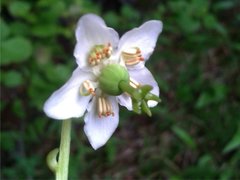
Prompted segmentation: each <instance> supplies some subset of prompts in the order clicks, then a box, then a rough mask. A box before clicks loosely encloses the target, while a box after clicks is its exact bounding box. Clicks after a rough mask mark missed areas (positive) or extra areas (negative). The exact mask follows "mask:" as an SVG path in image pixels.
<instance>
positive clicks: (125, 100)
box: [117, 93, 132, 111]
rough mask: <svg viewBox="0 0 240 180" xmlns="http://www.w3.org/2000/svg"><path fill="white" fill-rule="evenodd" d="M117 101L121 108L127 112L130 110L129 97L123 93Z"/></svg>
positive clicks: (130, 101) (130, 102)
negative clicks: (124, 108)
mask: <svg viewBox="0 0 240 180" xmlns="http://www.w3.org/2000/svg"><path fill="white" fill-rule="evenodd" d="M117 100H118V103H119V104H120V105H121V106H125V107H126V108H127V109H128V110H129V111H131V110H132V100H131V98H130V96H129V95H127V94H126V93H123V94H121V95H120V96H118V97H117Z"/></svg>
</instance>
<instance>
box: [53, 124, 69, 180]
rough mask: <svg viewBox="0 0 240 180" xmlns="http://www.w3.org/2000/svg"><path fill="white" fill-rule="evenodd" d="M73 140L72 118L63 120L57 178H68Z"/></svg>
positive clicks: (61, 179)
mask: <svg viewBox="0 0 240 180" xmlns="http://www.w3.org/2000/svg"><path fill="white" fill-rule="evenodd" d="M70 141H71V120H64V121H63V122H62V130H61V141H60V149H59V158H58V167H57V171H56V180H67V179H68V164H69V153H70Z"/></svg>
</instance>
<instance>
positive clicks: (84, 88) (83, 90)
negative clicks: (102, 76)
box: [80, 80, 95, 96]
mask: <svg viewBox="0 0 240 180" xmlns="http://www.w3.org/2000/svg"><path fill="white" fill-rule="evenodd" d="M80 94H81V95H82V96H88V95H90V94H91V95H93V96H95V87H94V86H93V84H92V83H91V81H89V80H86V81H84V82H83V83H82V84H81V86H80Z"/></svg>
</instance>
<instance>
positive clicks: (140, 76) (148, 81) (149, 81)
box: [128, 67, 159, 107]
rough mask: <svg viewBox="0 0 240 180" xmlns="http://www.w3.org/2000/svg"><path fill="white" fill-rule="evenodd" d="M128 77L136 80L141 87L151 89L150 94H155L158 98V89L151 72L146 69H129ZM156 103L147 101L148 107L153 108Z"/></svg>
mask: <svg viewBox="0 0 240 180" xmlns="http://www.w3.org/2000/svg"><path fill="white" fill-rule="evenodd" d="M128 72H129V75H130V77H131V78H133V79H134V80H136V81H137V82H139V83H140V84H142V85H150V86H152V87H153V89H152V90H151V93H153V94H155V95H156V96H159V87H158V84H157V82H156V81H155V79H154V77H153V76H152V74H151V72H150V71H149V70H148V69H147V68H145V67H144V68H141V69H138V70H134V69H129V71H128ZM157 104H158V103H157V102H156V101H148V105H149V107H154V106H156V105H157Z"/></svg>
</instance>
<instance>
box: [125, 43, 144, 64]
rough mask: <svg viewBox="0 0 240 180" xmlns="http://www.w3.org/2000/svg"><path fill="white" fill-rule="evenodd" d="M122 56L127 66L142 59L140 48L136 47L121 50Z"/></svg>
mask: <svg viewBox="0 0 240 180" xmlns="http://www.w3.org/2000/svg"><path fill="white" fill-rule="evenodd" d="M122 58H123V60H124V62H125V64H126V65H127V66H132V65H135V64H138V63H139V62H140V61H144V58H143V57H142V54H141V50H140V49H139V48H138V47H133V48H129V49H127V50H125V51H123V52H122Z"/></svg>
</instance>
